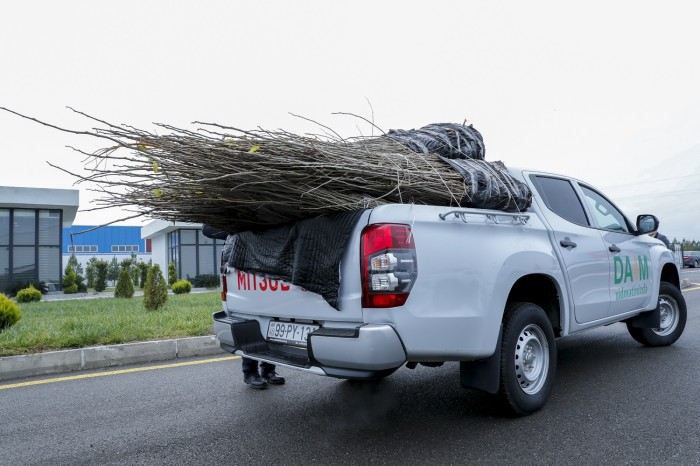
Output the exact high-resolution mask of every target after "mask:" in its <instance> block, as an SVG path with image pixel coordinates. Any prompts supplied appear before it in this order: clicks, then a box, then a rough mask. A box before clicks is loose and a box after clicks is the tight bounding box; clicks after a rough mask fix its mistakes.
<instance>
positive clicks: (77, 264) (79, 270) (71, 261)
mask: <svg viewBox="0 0 700 466" xmlns="http://www.w3.org/2000/svg"><path fill="white" fill-rule="evenodd" d="M68 263H69V264H70V265H71V266H72V267H73V270H75V273H76V274H78V275H83V266H82V265H80V262H78V258H77V257H75V254H71V255H70V258H69V259H68Z"/></svg>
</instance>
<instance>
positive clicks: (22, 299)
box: [15, 285, 41, 303]
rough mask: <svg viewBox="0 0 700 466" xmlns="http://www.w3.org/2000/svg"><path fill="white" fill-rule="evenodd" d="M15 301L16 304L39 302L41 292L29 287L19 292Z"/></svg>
mask: <svg viewBox="0 0 700 466" xmlns="http://www.w3.org/2000/svg"><path fill="white" fill-rule="evenodd" d="M15 299H16V300H17V302H18V303H33V302H36V301H41V291H39V290H37V289H36V288H34V286H32V285H29V286H28V287H27V288H24V289H22V290H19V291H18V292H17V296H16V297H15Z"/></svg>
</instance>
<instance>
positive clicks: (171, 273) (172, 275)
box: [168, 261, 177, 286]
mask: <svg viewBox="0 0 700 466" xmlns="http://www.w3.org/2000/svg"><path fill="white" fill-rule="evenodd" d="M176 281H177V270H175V262H173V261H170V262H168V285H170V286H172V285H173V283H175V282H176Z"/></svg>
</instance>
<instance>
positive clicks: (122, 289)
mask: <svg viewBox="0 0 700 466" xmlns="http://www.w3.org/2000/svg"><path fill="white" fill-rule="evenodd" d="M133 296H134V282H132V281H131V274H130V273H129V269H128V268H127V267H124V268H122V271H121V272H119V278H118V279H117V287H116V288H115V289H114V297H115V298H133Z"/></svg>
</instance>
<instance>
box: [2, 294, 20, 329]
mask: <svg viewBox="0 0 700 466" xmlns="http://www.w3.org/2000/svg"><path fill="white" fill-rule="evenodd" d="M21 318H22V311H20V309H19V306H18V305H17V303H15V302H14V301H12V300H11V299H10V298H8V297H7V296H5V295H4V294H2V293H0V331H2V330H4V329H6V328H9V327H12V326H13V325H15V324H16V323H17V322H18V321H19V319H21Z"/></svg>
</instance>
